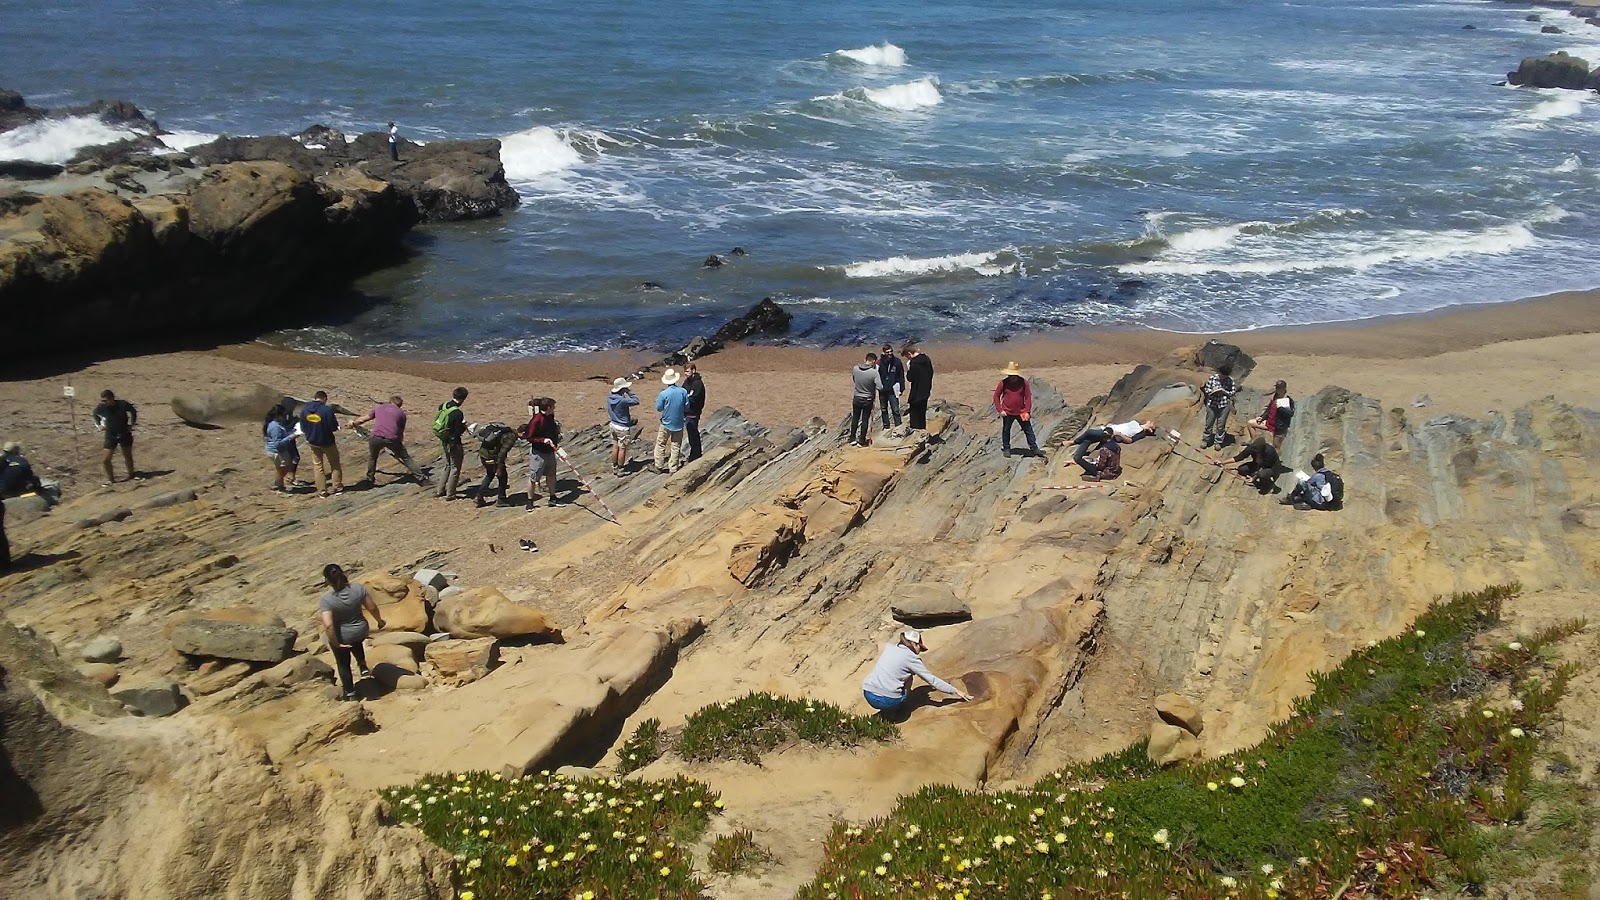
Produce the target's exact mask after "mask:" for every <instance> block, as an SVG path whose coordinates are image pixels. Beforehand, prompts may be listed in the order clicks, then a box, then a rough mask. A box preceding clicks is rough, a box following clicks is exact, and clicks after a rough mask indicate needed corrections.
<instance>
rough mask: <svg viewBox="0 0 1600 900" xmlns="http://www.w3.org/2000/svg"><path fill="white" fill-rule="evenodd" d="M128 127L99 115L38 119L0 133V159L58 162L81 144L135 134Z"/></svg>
mask: <svg viewBox="0 0 1600 900" xmlns="http://www.w3.org/2000/svg"><path fill="white" fill-rule="evenodd" d="M137 134H138V132H136V131H134V130H132V129H130V128H118V127H117V126H115V125H107V124H106V123H105V122H103V121H101V120H100V118H99V117H98V116H69V117H67V118H65V119H40V120H39V121H37V122H30V123H29V124H27V125H24V126H22V127H21V128H14V129H12V130H11V131H7V132H5V133H4V134H0V159H25V160H28V161H29V162H38V163H54V164H56V165H61V164H63V163H65V162H66V161H67V160H69V159H71V158H72V157H73V156H74V155H75V154H76V153H77V152H78V151H79V150H81V149H82V148H84V147H95V146H98V145H100V144H110V143H112V142H114V141H120V140H125V139H127V138H131V137H134V136H135V135H137Z"/></svg>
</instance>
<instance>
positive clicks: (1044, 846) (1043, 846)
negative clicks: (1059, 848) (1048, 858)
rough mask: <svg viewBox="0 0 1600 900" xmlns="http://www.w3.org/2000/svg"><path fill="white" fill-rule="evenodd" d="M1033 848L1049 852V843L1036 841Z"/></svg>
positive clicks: (1041, 851)
mask: <svg viewBox="0 0 1600 900" xmlns="http://www.w3.org/2000/svg"><path fill="white" fill-rule="evenodd" d="M1033 849H1035V850H1037V851H1039V852H1040V853H1049V852H1050V845H1049V844H1046V843H1045V842H1044V841H1039V842H1038V843H1036V844H1034V845H1033Z"/></svg>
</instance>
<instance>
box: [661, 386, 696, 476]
mask: <svg viewBox="0 0 1600 900" xmlns="http://www.w3.org/2000/svg"><path fill="white" fill-rule="evenodd" d="M681 377H682V376H680V375H679V374H678V370H677V369H668V370H667V371H665V372H663V373H662V374H661V383H662V384H663V385H666V387H665V388H663V389H662V391H661V393H659V394H657V395H656V412H658V413H660V414H661V425H660V427H658V428H657V429H656V454H655V463H656V471H657V472H660V473H662V474H671V473H673V472H676V471H678V469H680V468H682V466H683V429H684V428H685V427H686V426H687V424H688V421H687V420H688V416H689V392H688V391H686V390H684V389H683V388H682V387H679V386H678V381H679V379H680V378H681Z"/></svg>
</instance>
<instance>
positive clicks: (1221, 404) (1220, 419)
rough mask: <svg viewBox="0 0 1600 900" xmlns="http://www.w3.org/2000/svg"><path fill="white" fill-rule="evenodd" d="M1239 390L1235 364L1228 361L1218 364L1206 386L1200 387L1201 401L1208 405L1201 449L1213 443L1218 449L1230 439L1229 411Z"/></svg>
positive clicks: (1209, 447) (1209, 446)
mask: <svg viewBox="0 0 1600 900" xmlns="http://www.w3.org/2000/svg"><path fill="white" fill-rule="evenodd" d="M1238 392H1239V386H1238V385H1237V384H1235V383H1234V381H1233V366H1230V365H1228V364H1226V363H1224V364H1222V365H1220V366H1217V370H1216V371H1215V372H1213V373H1212V374H1211V377H1210V378H1207V379H1206V383H1205V386H1204V387H1202V388H1200V402H1202V403H1204V404H1205V405H1206V428H1205V434H1203V435H1201V440H1200V449H1201V450H1209V449H1211V445H1212V444H1216V446H1217V449H1219V450H1220V449H1221V448H1222V446H1223V445H1224V444H1225V443H1227V440H1228V431H1227V429H1228V413H1229V412H1231V411H1232V409H1233V395H1234V394H1237V393H1238Z"/></svg>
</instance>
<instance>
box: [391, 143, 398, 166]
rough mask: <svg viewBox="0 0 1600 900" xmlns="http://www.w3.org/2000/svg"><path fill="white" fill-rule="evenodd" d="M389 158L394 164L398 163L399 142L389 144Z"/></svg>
mask: <svg viewBox="0 0 1600 900" xmlns="http://www.w3.org/2000/svg"><path fill="white" fill-rule="evenodd" d="M389 158H390V159H392V160H394V161H395V162H399V161H400V142H399V141H390V142H389Z"/></svg>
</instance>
